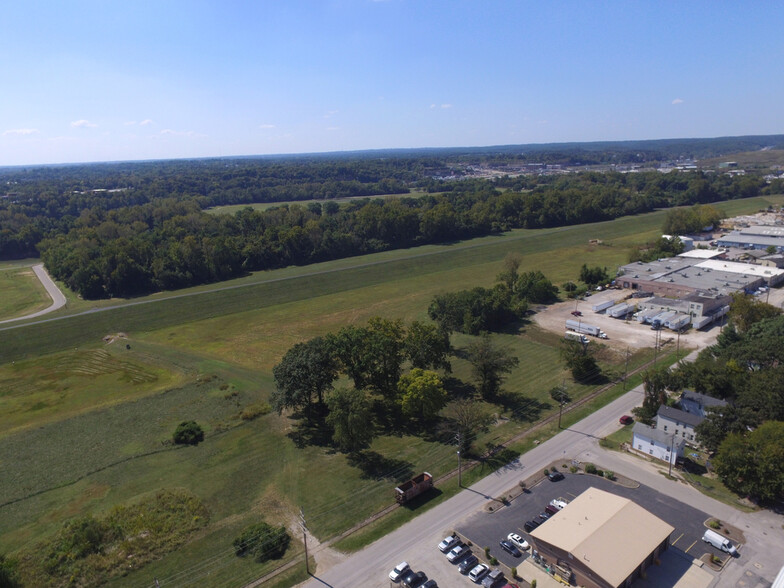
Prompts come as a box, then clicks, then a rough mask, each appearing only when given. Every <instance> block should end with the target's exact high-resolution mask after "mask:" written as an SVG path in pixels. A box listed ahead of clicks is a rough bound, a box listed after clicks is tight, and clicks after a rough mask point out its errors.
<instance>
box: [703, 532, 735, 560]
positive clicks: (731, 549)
mask: <svg viewBox="0 0 784 588" xmlns="http://www.w3.org/2000/svg"><path fill="white" fill-rule="evenodd" d="M702 540H703V541H705V543H710V544H711V545H713V546H714V547H715V548H716V549H721V550H722V551H726V552H727V553H729V554H730V555H737V553H738V550H737V549H735V546H734V545H733V544H732V542H730V540H729V539H727V538H726V537H725V536H724V535H719V534H718V533H717V532H716V531H711V530H710V529H708V530H707V531H705V534H704V535H703V536H702Z"/></svg>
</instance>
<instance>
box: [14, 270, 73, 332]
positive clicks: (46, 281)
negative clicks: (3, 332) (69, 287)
mask: <svg viewBox="0 0 784 588" xmlns="http://www.w3.org/2000/svg"><path fill="white" fill-rule="evenodd" d="M33 273H35V275H36V277H37V278H38V279H39V280H40V281H41V284H43V287H44V288H45V289H46V293H47V294H49V297H50V298H51V299H52V304H50V305H49V306H48V307H46V308H44V309H43V310H39V311H38V312H33V313H31V314H26V315H25V316H18V317H16V318H12V319H6V320H3V321H0V324H3V323H11V322H14V321H23V320H25V319H31V318H35V317H38V316H42V315H45V314H49V313H50V312H53V311H55V310H57V309H58V308H62V307H63V306H65V303H66V302H67V301H66V299H65V295H64V294H63V293H62V291H61V290H60V288H58V287H57V284H55V283H54V281H53V280H52V278H51V277H49V274H48V273H47V272H46V269H45V268H44V264H42V263H37V264H35V265H34V266H33Z"/></svg>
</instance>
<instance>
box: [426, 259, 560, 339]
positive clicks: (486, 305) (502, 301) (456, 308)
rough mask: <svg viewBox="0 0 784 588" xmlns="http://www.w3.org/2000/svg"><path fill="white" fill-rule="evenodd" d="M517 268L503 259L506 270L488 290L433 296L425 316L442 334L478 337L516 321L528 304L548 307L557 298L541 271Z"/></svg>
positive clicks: (526, 310) (556, 290) (549, 282)
mask: <svg viewBox="0 0 784 588" xmlns="http://www.w3.org/2000/svg"><path fill="white" fill-rule="evenodd" d="M518 265H519V264H518V263H515V262H514V261H511V262H510V261H509V260H507V269H506V270H505V271H504V272H502V273H501V274H499V275H498V277H497V280H498V281H499V283H497V284H495V285H494V286H493V287H492V288H481V287H477V288H473V289H471V290H459V291H457V292H447V293H445V294H438V295H436V296H434V297H433V300H432V302H431V303H430V306H429V307H428V311H427V312H428V315H429V316H430V318H431V319H433V320H434V321H436V322H437V323H438V325H439V326H440V327H441V329H442V330H444V331H447V332H452V331H457V332H459V333H466V334H469V335H478V334H480V333H482V332H485V331H499V330H502V329H503V328H505V327H506V326H508V325H509V324H510V323H513V322H515V321H519V320H520V319H522V318H523V317H524V316H525V315H526V313H527V312H528V305H529V303H533V304H549V303H551V302H554V301H555V300H557V299H558V288H557V287H556V286H555V285H553V283H552V282H551V281H550V280H549V279H547V277H546V276H545V275H544V274H543V273H542V272H540V271H538V270H536V271H530V272H523V273H518V271H517V270H518Z"/></svg>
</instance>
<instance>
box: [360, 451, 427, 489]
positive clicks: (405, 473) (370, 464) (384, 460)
mask: <svg viewBox="0 0 784 588" xmlns="http://www.w3.org/2000/svg"><path fill="white" fill-rule="evenodd" d="M348 463H349V464H350V465H352V466H354V467H356V468H358V469H359V470H360V471H361V472H362V478H365V479H367V478H371V479H374V480H381V479H387V480H394V481H396V482H405V481H406V480H410V479H411V478H412V477H413V476H414V465H413V464H411V463H409V462H407V461H405V460H402V459H394V458H391V457H384V456H383V455H381V454H380V453H377V452H375V451H369V450H365V451H358V452H356V453H352V454H351V455H349V456H348Z"/></svg>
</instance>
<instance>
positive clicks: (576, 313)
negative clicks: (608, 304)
mask: <svg viewBox="0 0 784 588" xmlns="http://www.w3.org/2000/svg"><path fill="white" fill-rule="evenodd" d="M572 314H573V315H574V316H583V313H582V312H580V311H579V310H573V311H572Z"/></svg>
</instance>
